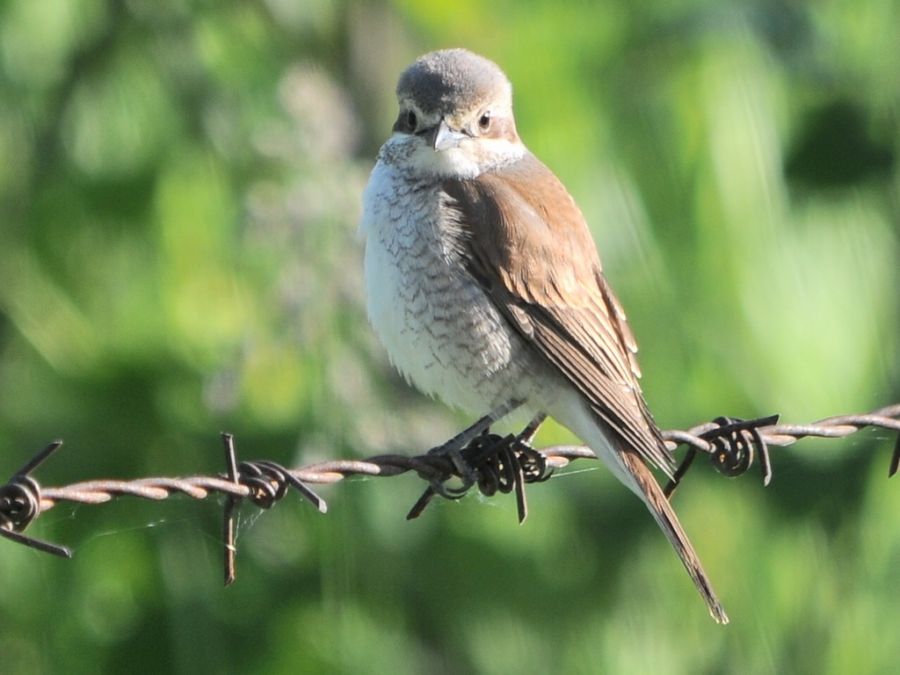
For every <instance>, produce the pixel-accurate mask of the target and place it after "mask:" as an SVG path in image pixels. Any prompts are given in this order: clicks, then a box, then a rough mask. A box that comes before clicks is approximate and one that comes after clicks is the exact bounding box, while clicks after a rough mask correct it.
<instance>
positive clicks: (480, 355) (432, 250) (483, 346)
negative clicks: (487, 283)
mask: <svg viewBox="0 0 900 675" xmlns="http://www.w3.org/2000/svg"><path fill="white" fill-rule="evenodd" d="M446 215H447V214H446V209H445V207H443V206H442V203H441V192H440V185H439V184H437V183H436V182H433V181H432V182H416V181H413V180H410V179H407V178H406V177H404V176H402V175H400V174H398V173H397V172H396V171H395V170H394V169H393V168H392V167H390V166H388V165H385V164H383V163H379V164H377V165H376V167H375V169H374V170H373V172H372V176H371V178H370V180H369V185H368V187H367V189H366V194H365V198H364V212H363V220H362V229H363V231H364V233H365V235H366V254H365V282H366V291H367V296H368V297H367V305H368V312H369V319H370V321H371V322H372V325H373V327H374V328H375V330H376V332H377V333H378V335H379V337H380V339H381V341H382V342H383V344H384V346H385V348H386V349H387V351H388V354H389V355H390V357H391V361H392V362H393V363H394V365H395V366H396V367H397V368H398V369H399V370H400V371H401V372H402V373H403V374H404V375H405V376H406V378H407V379H408V380H410V381H412V382H413V383H414V384H415V385H416V386H417V387H418V388H419V389H421V390H422V391H423V392H425V393H427V394H429V395H436V396H438V397H440V398H441V399H443V400H444V401H445V402H447V403H449V404H450V405H453V406H456V407H459V408H461V409H464V410H469V411H471V412H474V413H476V414H484V413H486V412H487V410H488V409H489V408H491V407H493V406H495V405H497V404H498V403H500V402H504V401H506V400H508V399H509V398H512V397H517V398H522V397H526V396H525V394H527V392H524V391H520V390H521V388H522V387H523V386H526V385H525V384H524V382H525V381H526V380H530V379H532V378H527V377H526V378H522V377H520V376H519V375H520V374H521V373H520V370H521V368H522V366H523V365H524V364H523V360H524V359H526V358H527V356H523V352H525V351H526V347H525V345H524V343H523V342H522V340H521V338H520V337H519V336H518V334H517V333H515V332H514V331H513V329H512V328H511V327H510V326H509V324H508V323H507V322H506V321H505V319H503V317H502V316H501V315H500V313H499V312H498V311H497V309H496V308H495V307H494V305H493V304H492V303H491V301H490V300H489V299H488V298H487V296H486V295H485V294H484V293H483V292H482V290H481V288H480V287H479V286H478V285H477V283H476V282H475V281H474V280H473V279H472V278H471V277H470V276H469V275H468V273H467V272H466V271H465V270H464V269H463V268H462V266H461V265H460V263H459V261H458V260H456V259H455V258H454V256H453V255H451V254H450V253H449V249H450V248H451V246H452V242H451V241H450V240H449V237H451V236H452V235H451V234H450V232H449V230H450V228H449V227H448V225H449V223H447V222H446V220H445V219H446Z"/></svg>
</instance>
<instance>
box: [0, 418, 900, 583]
mask: <svg viewBox="0 0 900 675" xmlns="http://www.w3.org/2000/svg"><path fill="white" fill-rule="evenodd" d="M777 420H778V416H777V415H773V416H770V417H762V418H757V419H753V420H740V419H734V418H727V417H719V418H716V419H715V420H713V421H712V422H707V423H705V424H700V425H697V426H694V427H691V428H690V429H686V430H668V431H663V438H664V439H665V442H666V445H667V446H668V447H669V448H670V449H671V450H673V451H674V450H676V449H677V448H678V447H679V446H682V445H683V446H685V447H686V448H687V452H686V453H685V456H684V459H683V460H682V462H681V464H680V465H679V467H678V469H677V470H676V471H675V474H674V477H673V479H672V480H670V481H669V483H668V484H667V485H666V488H665V491H666V494H667V496H669V498H671V497H672V495H673V494H674V492H675V489H676V488H677V487H678V485H679V484H680V483H681V481H682V480H683V478H684V476H685V474H686V472H687V470H688V469H689V468H690V466H691V465H692V463H693V461H694V459H695V457H696V455H697V454H698V453H703V454H706V455H708V456H709V457H710V460H711V461H712V464H713V466H714V467H715V468H716V470H717V471H719V472H720V473H722V474H724V475H727V476H737V475H740V474H743V473H745V472H746V471H747V470H748V469H749V468H750V467H751V466H752V465H753V463H754V461H756V459H757V457H758V458H759V465H760V468H761V473H762V476H763V483H764V485H768V484H769V481H770V480H771V477H772V465H771V459H770V457H769V449H768V448H769V446H781V447H784V446H789V445H792V444H793V443H795V442H797V441H798V440H800V439H803V438H807V437H819V438H843V437H845V436H849V435H850V434H853V433H856V432H857V431H859V430H860V429H863V428H865V427H878V428H881V429H885V430H888V431H892V432H897V433H898V436H897V440H896V443H895V445H894V449H893V453H892V455H891V460H890V464H889V466H888V476H893V475H894V474H895V473H896V472H897V470H898V468H900V404H894V405H890V406H887V407H884V408H881V409H879V410H875V411H872V412H870V413H865V414H858V415H841V416H836V417H829V418H826V419H823V420H819V421H818V422H813V423H811V424H777ZM541 421H542V420H536V421H535V422H533V423H532V424H530V425H529V426H528V427H526V428H525V429H524V430H523V431H522V432H521V433H519V434H510V435H507V436H502V437H501V436H498V435H497V434H491V433H488V432H487V431H485V432H483V433H480V434H478V435H477V436H475V437H474V439H473V440H471V441H470V442H468V443H467V444H466V445H465V447H462V448H459V449H454V450H451V451H449V452H447V451H445V450H446V446H441V448H436V449H434V450H432V451H429V452H427V453H425V454H422V455H417V456H407V455H400V454H383V455H376V456H374V457H369V458H368V459H363V460H353V459H345V460H332V461H325V462H318V463H315V464H310V465H307V466H303V467H299V468H295V469H288V468H286V467H284V466H282V465H280V464H278V463H277V462H273V461H270V460H257V461H243V462H242V461H239V460H238V457H237V451H236V448H235V443H234V437H233V436H232V435H231V434H228V433H223V434H222V436H221V437H222V442H223V446H224V449H225V458H226V472H225V473H224V474H221V475H212V476H210V475H196V476H186V477H176V478H172V477H152V478H139V479H134V480H89V481H82V482H78V483H72V484H69V485H65V486H62V487H43V486H41V485H40V484H39V483H38V482H37V480H35V478H34V477H33V476H32V475H31V474H32V472H33V471H34V470H35V469H37V468H38V467H39V466H40V465H41V464H42V463H43V462H44V461H46V460H47V458H49V457H50V456H51V455H52V454H53V453H54V452H56V451H57V450H58V449H59V448H60V447H61V446H62V441H61V440H56V441H53V442H52V443H50V444H49V445H48V446H47V447H45V448H43V449H42V450H41V451H39V452H38V453H36V454H35V455H34V457H32V458H31V459H29V460H28V461H27V462H26V463H25V465H24V466H22V467H21V468H20V469H19V470H18V471H16V472H15V473H14V474H13V475H12V477H11V478H10V479H9V481H7V483H6V484H5V485H3V486H2V487H0V536H2V537H4V538H6V539H8V540H10V541H13V542H16V543H19V544H23V545H25V546H29V547H31V548H35V549H37V550H40V551H44V552H46V553H51V554H53V555H57V556H61V557H66V558H68V557H71V556H72V552H71V550H70V549H68V548H67V547H65V546H60V545H58V544H54V543H51V542H47V541H43V540H40V539H36V538H34V537H30V536H28V535H25V534H23V532H24V530H25V529H26V528H27V527H28V526H29V525H31V524H32V523H33V522H34V521H35V520H36V519H37V518H38V517H39V516H40V515H41V514H42V513H45V512H47V511H49V510H50V509H52V508H53V507H54V506H56V505H57V504H59V503H60V502H74V503H79V504H102V503H105V502H108V501H111V500H112V499H115V498H117V497H123V496H130V497H138V498H141V499H148V500H163V499H167V498H168V497H170V496H172V495H173V494H182V495H187V496H188V497H191V498H193V499H198V500H200V499H206V498H207V497H208V496H210V495H213V494H221V495H224V496H225V497H226V500H225V506H224V520H223V544H224V566H225V570H224V572H225V583H226V585H227V584H230V583H232V582H233V581H234V579H235V565H234V560H235V552H236V548H235V540H234V511H235V508H236V506H237V505H238V504H239V503H240V501H241V500H244V499H246V500H249V501H250V502H252V503H253V504H255V505H256V506H258V507H259V508H262V509H268V508H271V507H272V506H273V505H274V504H276V503H277V502H278V501H279V500H281V499H282V498H283V497H284V496H285V495H286V494H287V493H288V492H289V491H290V490H291V489H292V488H293V489H294V490H295V491H296V492H297V493H298V494H299V495H300V496H301V497H302V498H303V499H305V500H306V501H308V502H309V503H310V504H312V505H313V506H315V507H316V509H317V510H318V511H319V512H321V513H326V511H327V505H326V503H325V500H323V499H322V498H321V497H320V496H319V495H318V494H316V493H315V492H314V491H313V490H312V489H311V488H310V487H309V485H329V484H333V483H337V482H339V481H341V480H343V479H345V478H348V477H351V476H367V477H389V476H399V475H402V474H406V473H415V474H417V475H418V476H419V477H420V478H422V479H423V480H425V481H426V482H428V487H427V489H426V490H425V492H424V493H423V495H422V497H420V498H419V500H418V501H417V502H416V503H415V505H414V506H413V507H412V509H411V510H410V512H409V513H408V515H407V518H410V519H411V518H416V517H418V516H419V515H420V514H421V513H422V511H423V510H424V509H425V507H426V506H427V505H428V504H429V503H430V501H431V500H432V498H433V497H435V496H442V497H445V498H448V499H458V498H460V497H462V496H463V495H464V494H466V493H467V492H468V491H469V490H470V489H471V488H473V487H476V486H477V488H478V489H479V491H480V492H481V493H482V494H485V495H487V496H491V495H494V494H496V493H497V492H500V493H503V494H508V493H510V492H515V494H516V501H517V507H518V516H519V521H520V522H521V521H523V520H524V519H525V518H526V517H527V513H528V511H527V502H526V499H525V484H527V483H536V482H541V481H545V480H547V479H548V478H549V477H550V476H551V475H552V474H553V473H554V472H555V471H557V470H559V469H561V468H563V467H565V466H567V465H568V464H570V463H571V462H573V461H576V460H579V459H596V455H595V454H594V452H593V451H592V450H591V449H590V448H587V447H585V446H579V445H556V446H551V447H547V448H543V449H540V450H538V449H535V448H533V447H532V446H531V442H532V440H533V437H534V434H535V433H536V431H537V427H538V426H539V425H540V422H541ZM464 433H465V432H464ZM461 436H462V435H461ZM435 450H441V451H440V452H436V451H435Z"/></svg>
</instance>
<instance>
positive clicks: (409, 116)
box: [406, 110, 418, 131]
mask: <svg viewBox="0 0 900 675" xmlns="http://www.w3.org/2000/svg"><path fill="white" fill-rule="evenodd" d="M417 122H418V120H417V119H416V113H414V112H413V111H412V110H410V111H409V112H408V113H406V126H407V127H409V129H410V131H415V130H416V123H417Z"/></svg>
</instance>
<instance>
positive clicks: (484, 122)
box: [478, 112, 491, 131]
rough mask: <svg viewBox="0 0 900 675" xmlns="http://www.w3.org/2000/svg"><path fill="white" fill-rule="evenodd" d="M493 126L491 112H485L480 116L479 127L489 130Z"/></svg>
mask: <svg viewBox="0 0 900 675" xmlns="http://www.w3.org/2000/svg"><path fill="white" fill-rule="evenodd" d="M490 126H491V113H489V112H483V113H482V114H481V117H479V118H478V128H479V129H481V130H482V131H487V130H488V129H489V128H490Z"/></svg>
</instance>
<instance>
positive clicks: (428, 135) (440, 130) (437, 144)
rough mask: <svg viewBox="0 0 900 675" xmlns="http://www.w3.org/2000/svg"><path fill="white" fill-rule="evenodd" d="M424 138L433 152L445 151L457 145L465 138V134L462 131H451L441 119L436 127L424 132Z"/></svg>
mask: <svg viewBox="0 0 900 675" xmlns="http://www.w3.org/2000/svg"><path fill="white" fill-rule="evenodd" d="M424 136H425V140H426V141H427V142H428V145H430V146H431V147H432V148H434V149H435V150H447V149H449V148H455V147H456V146H457V145H459V143H460V141H462V140H463V139H464V138H465V137H466V134H465V133H464V132H462V131H456V130H454V129H451V128H450V125H448V124H447V122H446V121H445V120H444V118H443V117H442V118H441V121H440V122H438V123H437V125H436V126H434V127H432V128H431V129H428V130H426V131H425V132H424Z"/></svg>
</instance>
